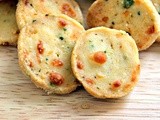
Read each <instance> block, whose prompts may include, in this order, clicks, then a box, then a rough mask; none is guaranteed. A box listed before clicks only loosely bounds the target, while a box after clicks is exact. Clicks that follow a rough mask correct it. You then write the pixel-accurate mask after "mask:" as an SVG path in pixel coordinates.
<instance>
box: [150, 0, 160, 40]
mask: <svg viewBox="0 0 160 120" xmlns="http://www.w3.org/2000/svg"><path fill="white" fill-rule="evenodd" d="M152 2H153V5H154V6H155V8H156V10H157V12H158V14H159V15H160V0H152ZM156 41H157V42H160V35H159V37H158V38H157V40H156Z"/></svg>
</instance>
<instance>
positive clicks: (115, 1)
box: [87, 0, 160, 51]
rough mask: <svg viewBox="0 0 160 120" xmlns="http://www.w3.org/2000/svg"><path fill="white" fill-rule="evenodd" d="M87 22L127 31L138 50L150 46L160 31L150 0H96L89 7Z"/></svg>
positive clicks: (94, 25) (90, 24)
mask: <svg viewBox="0 0 160 120" xmlns="http://www.w3.org/2000/svg"><path fill="white" fill-rule="evenodd" d="M87 24H88V26H89V27H96V26H106V27H109V28H114V29H118V30H124V31H126V32H128V33H129V34H130V35H131V36H132V37H133V38H134V40H135V41H136V44H137V46H138V49H139V51H141V50H145V49H147V48H148V47H150V46H151V45H152V44H153V43H154V42H155V40H156V39H157V38H158V36H159V33H160V27H159V26H160V23H159V15H158V13H157V11H156V9H155V7H154V6H153V4H152V3H151V1H150V0H129V1H127V0H97V1H95V2H94V3H93V4H92V6H91V7H90V8H89V11H88V15H87Z"/></svg>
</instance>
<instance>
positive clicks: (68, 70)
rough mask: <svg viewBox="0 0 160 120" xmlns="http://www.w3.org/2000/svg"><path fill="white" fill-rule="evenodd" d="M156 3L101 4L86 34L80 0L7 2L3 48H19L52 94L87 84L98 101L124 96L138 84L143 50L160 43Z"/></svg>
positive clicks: (91, 13)
mask: <svg viewBox="0 0 160 120" xmlns="http://www.w3.org/2000/svg"><path fill="white" fill-rule="evenodd" d="M152 2H153V3H152ZM152 2H151V1H150V0H96V1H95V2H94V3H93V4H92V5H91V6H90V8H89V10H88V13H87V16H86V23H87V25H88V27H86V26H85V28H89V29H87V30H85V29H84V23H85V21H84V19H83V15H82V12H81V9H80V7H79V5H78V3H77V2H76V1H75V0H19V1H18V3H17V1H13V0H12V1H10V0H2V1H0V28H1V31H0V44H1V45H14V46H17V48H18V59H19V66H20V68H21V70H22V72H23V73H24V74H25V75H27V76H29V78H30V79H31V80H32V82H33V83H34V84H35V85H36V86H37V87H38V88H41V89H43V90H44V91H46V92H47V93H48V94H68V93H71V92H73V91H74V90H76V88H77V87H78V86H81V85H82V86H83V87H84V88H85V90H86V91H87V92H88V93H89V94H91V95H92V96H94V97H96V98H101V99H105V98H119V97H123V96H125V95H127V94H128V93H129V92H131V91H132V90H133V88H134V87H135V86H136V84H137V82H138V79H139V74H140V60H139V53H138V52H139V51H142V50H146V49H147V48H149V47H150V46H151V45H152V44H153V43H154V42H155V41H157V42H159V41H160V16H159V14H158V13H160V9H159V8H160V2H159V0H152ZM16 4H17V6H16ZM156 9H157V10H156ZM157 11H158V12H157Z"/></svg>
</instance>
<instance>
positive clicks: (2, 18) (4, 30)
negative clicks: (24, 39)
mask: <svg viewBox="0 0 160 120" xmlns="http://www.w3.org/2000/svg"><path fill="white" fill-rule="evenodd" d="M15 11H16V1H12V0H5V1H0V29H1V30H0V44H1V45H14V46H15V45H17V39H18V33H19V30H18V27H17V23H16V18H15Z"/></svg>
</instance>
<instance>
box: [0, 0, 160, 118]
mask: <svg viewBox="0 0 160 120" xmlns="http://www.w3.org/2000/svg"><path fill="white" fill-rule="evenodd" d="M79 1H80V0H79ZM84 1H86V0H82V2H84ZM87 6H89V4H88V5H87ZM83 7H84V6H83ZM140 59H141V66H142V68H141V76H140V81H139V82H138V84H137V86H136V88H135V89H134V90H133V92H132V93H131V94H129V95H128V96H126V97H124V98H120V99H106V100H99V99H96V98H93V97H92V96H90V95H89V94H88V93H87V92H85V90H84V89H83V88H79V89H78V90H76V91H75V92H73V93H71V94H68V95H63V96H58V95H49V96H48V95H47V94H46V93H45V92H44V91H42V90H41V89H37V88H36V87H35V85H34V84H32V83H31V81H30V79H29V78H27V77H26V76H24V75H23V74H22V73H21V71H20V70H19V66H18V57H17V49H16V48H14V47H3V46H0V119H2V120H6V119H11V120H13V119H16V120H19V119H20V120H29V119H31V120H35V119H42V120H44V119H63V120H70V119H73V120H74V119H76V120H84V119H88V120H89V119H90V120H101V119H104V120H113V119H121V120H125V119H126V120H128V119H129V120H130V119H131V120H132V119H134V120H135V119H136V120H160V44H154V45H153V46H152V47H151V48H149V49H148V50H146V51H143V52H141V53H140Z"/></svg>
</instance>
